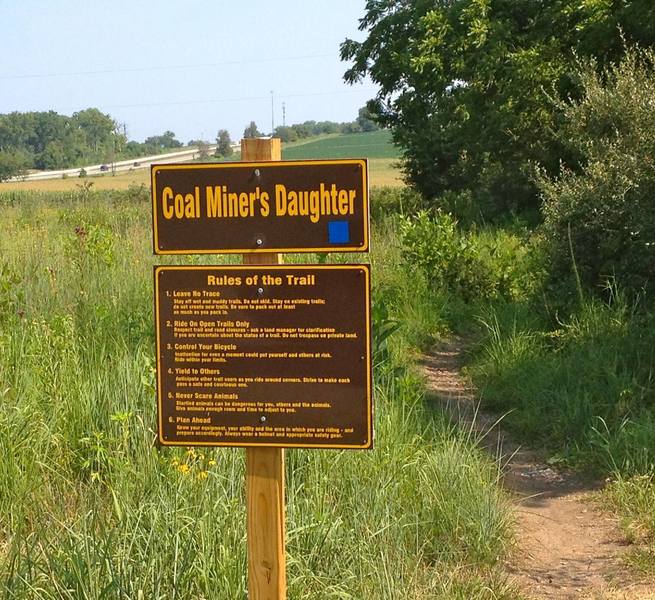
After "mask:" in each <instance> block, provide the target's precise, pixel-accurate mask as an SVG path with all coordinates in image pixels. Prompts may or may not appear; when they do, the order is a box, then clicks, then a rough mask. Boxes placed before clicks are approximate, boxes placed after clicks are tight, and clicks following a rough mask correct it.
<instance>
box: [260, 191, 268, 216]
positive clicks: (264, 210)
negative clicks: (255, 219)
mask: <svg viewBox="0 0 655 600" xmlns="http://www.w3.org/2000/svg"><path fill="white" fill-rule="evenodd" d="M269 200H270V198H269V196H268V193H267V192H262V196H261V198H260V199H259V202H260V204H261V206H260V208H259V212H260V214H261V216H262V217H268V215H269V214H270V212H271V208H270V206H269V204H268V201H269Z"/></svg>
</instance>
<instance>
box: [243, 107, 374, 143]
mask: <svg viewBox="0 0 655 600" xmlns="http://www.w3.org/2000/svg"><path fill="white" fill-rule="evenodd" d="M253 124H254V123H251V125H250V126H251V127H252V125H253ZM376 129H379V125H378V124H377V123H376V122H375V121H374V120H373V117H372V115H371V113H370V111H369V110H368V108H366V107H362V108H360V109H359V114H358V116H357V119H356V120H354V121H349V122H346V123H335V122H334V121H305V122H304V123H298V124H296V125H283V126H280V127H276V128H275V131H274V132H273V135H274V137H278V138H280V139H281V140H282V141H283V142H295V141H297V140H302V139H304V138H308V137H314V136H317V135H324V134H330V133H360V132H363V131H375V130H376ZM246 131H248V128H247V129H246ZM244 137H248V136H246V135H245V132H244Z"/></svg>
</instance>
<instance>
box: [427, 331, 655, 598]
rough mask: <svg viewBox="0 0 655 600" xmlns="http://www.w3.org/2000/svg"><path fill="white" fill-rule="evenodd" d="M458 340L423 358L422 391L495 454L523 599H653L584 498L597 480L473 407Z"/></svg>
mask: <svg viewBox="0 0 655 600" xmlns="http://www.w3.org/2000/svg"><path fill="white" fill-rule="evenodd" d="M465 347H466V343H465V342H463V341H462V340H454V341H452V342H449V343H448V344H443V345H441V346H439V347H437V348H436V349H435V350H434V351H433V352H432V353H431V354H430V355H428V356H425V357H423V359H422V360H421V367H422V370H423V373H424V375H425V378H426V383H427V390H428V394H429V396H430V397H431V398H432V399H433V400H434V401H435V402H437V403H438V404H439V405H440V407H441V408H442V409H444V410H446V411H447V412H448V413H449V414H450V415H451V417H452V418H453V419H455V420H457V421H458V422H459V423H460V426H462V427H465V428H468V429H469V430H471V431H472V432H473V433H474V434H475V435H476V437H478V438H479V439H480V443H481V445H482V446H484V447H485V448H486V449H487V450H488V451H489V452H490V453H491V454H492V455H493V456H495V457H500V459H501V461H502V463H503V465H504V469H503V483H504V485H505V487H506V488H507V489H508V490H509V491H510V492H511V493H512V496H513V497H514V505H515V518H516V533H517V547H516V551H515V552H514V553H513V556H512V558H511V559H510V561H509V562H508V564H507V565H506V567H507V571H508V572H509V573H510V574H511V576H512V578H513V579H514V580H515V582H516V584H517V586H518V587H519V588H520V589H521V590H522V592H523V593H524V594H525V595H526V596H527V597H529V598H535V599H541V598H556V599H558V600H559V599H564V600H567V599H570V598H579V599H587V598H589V599H626V600H627V599H630V600H632V599H635V600H641V599H655V585H653V584H650V583H644V582H640V581H636V580H635V578H634V576H632V575H631V574H629V573H628V572H627V570H626V569H625V567H624V566H623V564H622V560H621V557H622V554H623V553H625V552H626V549H627V548H628V546H629V544H628V542H627V541H626V540H625V539H624V537H623V536H622V534H621V532H620V530H619V528H618V527H617V524H616V522H615V521H614V520H612V518H611V517H609V516H608V515H607V514H605V513H602V512H600V511H599V510H598V508H597V507H596V505H595V504H594V503H592V502H591V501H590V497H591V496H592V494H593V492H594V491H595V490H598V489H599V488H600V487H601V482H597V481H589V480H584V479H582V478H580V477H579V476H578V475H576V474H573V473H569V472H565V471H560V470H556V469H554V468H552V467H550V466H549V465H547V464H546V463H545V462H544V460H543V457H542V456H541V455H540V454H539V453H538V452H536V451H534V450H531V449H529V448H525V447H520V446H519V445H518V444H516V443H515V442H514V441H513V440H512V438H511V436H509V435H508V434H507V432H505V431H504V430H503V428H502V426H501V423H502V419H501V418H500V417H499V416H498V415H494V414H491V413H488V412H484V411H480V410H478V408H477V407H478V404H477V395H476V393H475V390H474V389H472V388H471V387H470V385H469V384H468V383H467V381H466V380H465V378H464V377H463V376H462V375H461V366H462V358H463V353H464V350H465Z"/></svg>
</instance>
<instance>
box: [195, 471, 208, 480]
mask: <svg viewBox="0 0 655 600" xmlns="http://www.w3.org/2000/svg"><path fill="white" fill-rule="evenodd" d="M207 477H209V474H208V473H207V471H200V472H199V473H198V479H207Z"/></svg>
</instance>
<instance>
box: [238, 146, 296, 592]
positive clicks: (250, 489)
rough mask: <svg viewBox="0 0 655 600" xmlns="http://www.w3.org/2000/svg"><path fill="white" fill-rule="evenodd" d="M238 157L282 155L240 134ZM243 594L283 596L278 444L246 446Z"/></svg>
mask: <svg viewBox="0 0 655 600" xmlns="http://www.w3.org/2000/svg"><path fill="white" fill-rule="evenodd" d="M241 160H243V161H252V162H255V161H273V160H275V161H278V160H282V146H281V142H280V140H279V139H277V138H272V139H257V138H254V139H243V140H241ZM281 262H282V260H281V256H280V255H279V254H277V253H262V254H244V255H243V263H244V264H251V265H252V264H268V265H279V264H280V263H281ZM246 513H247V521H248V523H247V527H248V598H249V599H250V600H285V599H286V597H287V569H286V554H285V549H284V547H285V546H284V545H285V513H286V511H285V503H284V448H246Z"/></svg>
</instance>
